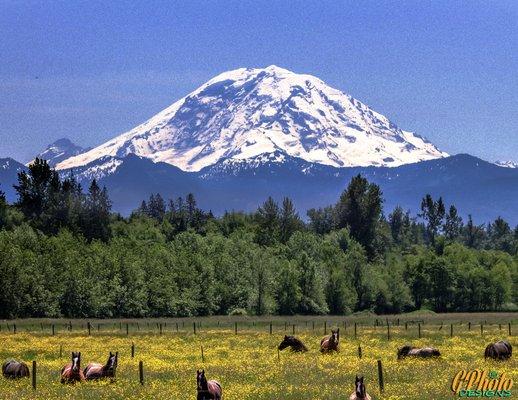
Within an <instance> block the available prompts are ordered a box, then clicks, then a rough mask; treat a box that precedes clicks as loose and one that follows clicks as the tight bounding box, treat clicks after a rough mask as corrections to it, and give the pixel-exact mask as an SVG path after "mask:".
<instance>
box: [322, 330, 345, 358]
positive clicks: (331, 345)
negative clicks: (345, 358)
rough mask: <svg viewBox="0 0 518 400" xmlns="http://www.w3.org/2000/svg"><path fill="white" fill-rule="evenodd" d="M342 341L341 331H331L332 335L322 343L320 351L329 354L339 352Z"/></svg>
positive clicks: (323, 339)
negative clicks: (339, 343) (339, 344)
mask: <svg viewBox="0 0 518 400" xmlns="http://www.w3.org/2000/svg"><path fill="white" fill-rule="evenodd" d="M339 341H340V329H336V330H334V329H331V335H328V336H325V337H323V338H322V340H321V341H320V351H321V352H322V353H328V352H331V351H338V342H339Z"/></svg>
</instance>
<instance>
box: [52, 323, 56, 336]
mask: <svg viewBox="0 0 518 400" xmlns="http://www.w3.org/2000/svg"><path fill="white" fill-rule="evenodd" d="M55 333H56V332H55V331H54V324H52V336H54V335H55Z"/></svg>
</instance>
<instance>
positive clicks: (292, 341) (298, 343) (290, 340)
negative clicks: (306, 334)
mask: <svg viewBox="0 0 518 400" xmlns="http://www.w3.org/2000/svg"><path fill="white" fill-rule="evenodd" d="M286 347H291V351H302V352H304V351H308V348H307V347H306V346H304V343H302V340H300V339H298V338H296V337H295V336H288V335H284V339H283V341H282V342H281V344H280V345H279V350H284V349H285V348H286Z"/></svg>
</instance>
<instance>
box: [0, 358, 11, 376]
mask: <svg viewBox="0 0 518 400" xmlns="http://www.w3.org/2000/svg"><path fill="white" fill-rule="evenodd" d="M10 363H11V361H6V362H4V363H3V364H2V375H4V376H5V375H6V370H7V366H8V365H9V364H10Z"/></svg>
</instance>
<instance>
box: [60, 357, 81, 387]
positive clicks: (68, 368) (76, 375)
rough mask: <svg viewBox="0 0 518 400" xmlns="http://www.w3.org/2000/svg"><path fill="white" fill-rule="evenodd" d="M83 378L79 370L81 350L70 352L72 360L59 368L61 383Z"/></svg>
mask: <svg viewBox="0 0 518 400" xmlns="http://www.w3.org/2000/svg"><path fill="white" fill-rule="evenodd" d="M84 380H85V376H84V374H83V371H81V352H78V353H76V352H72V362H71V363H70V364H67V365H65V366H64V367H63V368H62V369H61V383H75V382H82V381H84Z"/></svg>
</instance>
